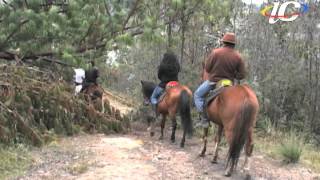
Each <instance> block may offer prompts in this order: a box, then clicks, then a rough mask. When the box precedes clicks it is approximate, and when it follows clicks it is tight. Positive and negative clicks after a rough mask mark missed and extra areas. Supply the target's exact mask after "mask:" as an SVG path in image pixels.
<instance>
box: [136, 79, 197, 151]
mask: <svg viewBox="0 0 320 180" xmlns="http://www.w3.org/2000/svg"><path fill="white" fill-rule="evenodd" d="M141 85H142V93H143V96H144V101H145V102H146V101H148V102H150V98H151V95H152V92H153V90H154V89H155V87H156V85H155V84H154V83H152V82H148V81H141ZM160 99H161V100H160V101H159V103H158V105H157V110H156V111H157V113H156V114H157V115H156V116H157V117H158V115H159V114H161V115H162V121H161V136H160V138H159V139H163V131H164V127H165V121H166V117H167V116H169V118H170V119H171V121H172V133H171V141H172V142H175V131H176V128H177V122H176V114H177V113H180V116H181V124H182V127H183V137H182V139H181V143H180V146H181V147H183V146H184V143H185V136H186V134H190V135H192V119H191V100H192V92H191V90H190V89H189V88H187V87H186V86H183V85H181V84H179V83H178V82H176V81H174V82H170V83H168V86H167V87H166V90H165V94H164V95H163V97H162V98H160ZM153 134H154V132H153V123H151V132H150V135H153Z"/></svg>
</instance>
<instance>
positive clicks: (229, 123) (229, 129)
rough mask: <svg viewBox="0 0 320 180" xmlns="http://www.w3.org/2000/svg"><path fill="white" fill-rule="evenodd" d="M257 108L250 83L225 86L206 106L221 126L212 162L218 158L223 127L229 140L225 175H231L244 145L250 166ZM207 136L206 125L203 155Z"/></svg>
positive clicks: (211, 116)
mask: <svg viewBox="0 0 320 180" xmlns="http://www.w3.org/2000/svg"><path fill="white" fill-rule="evenodd" d="M258 109H259V104H258V100H257V97H256V95H255V93H254V92H253V90H252V89H251V88H250V87H249V86H248V85H236V86H231V87H225V88H224V90H223V91H222V92H221V94H220V95H218V96H217V97H216V99H215V100H213V102H212V103H211V104H209V105H208V107H207V113H208V117H209V120H210V121H212V122H214V123H215V124H217V125H218V127H219V130H218V133H217V135H216V137H215V154H214V158H213V162H216V161H217V156H218V145H219V142H220V139H221V135H222V130H224V135H225V137H226V140H227V142H228V144H229V150H228V155H227V165H226V172H225V175H226V176H231V174H232V172H233V170H234V168H235V167H236V166H237V163H238V160H239V156H240V153H241V150H242V148H243V147H244V146H245V151H246V158H245V165H244V166H245V169H246V170H247V171H248V170H249V157H250V156H251V154H252V150H253V128H254V126H255V123H256V116H257V113H258ZM206 136H207V129H205V141H204V148H203V150H202V153H201V155H204V153H205V151H206V143H207V140H206Z"/></svg>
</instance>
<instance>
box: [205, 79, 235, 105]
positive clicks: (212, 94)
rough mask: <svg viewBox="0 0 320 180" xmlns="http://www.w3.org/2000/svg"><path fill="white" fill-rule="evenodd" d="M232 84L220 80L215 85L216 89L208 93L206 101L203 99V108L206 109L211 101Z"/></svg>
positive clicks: (228, 81) (225, 80)
mask: <svg viewBox="0 0 320 180" xmlns="http://www.w3.org/2000/svg"><path fill="white" fill-rule="evenodd" d="M232 85H233V82H232V81H231V80H229V79H222V80H220V81H218V82H217V83H216V87H215V88H214V89H213V90H211V91H209V93H208V95H207V97H206V99H205V104H204V105H205V106H204V107H208V106H209V105H210V103H211V102H213V100H214V99H215V98H216V97H217V96H219V95H220V94H221V92H222V91H223V90H224V89H225V88H226V87H228V86H232Z"/></svg>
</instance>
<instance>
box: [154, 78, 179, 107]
mask: <svg viewBox="0 0 320 180" xmlns="http://www.w3.org/2000/svg"><path fill="white" fill-rule="evenodd" d="M179 85H180V83H179V82H178V81H170V82H168V83H167V84H166V88H165V90H164V92H163V93H162V94H161V96H160V97H159V100H158V103H159V102H161V101H162V100H163V99H164V97H166V94H167V91H168V90H169V89H171V88H174V87H177V86H179Z"/></svg>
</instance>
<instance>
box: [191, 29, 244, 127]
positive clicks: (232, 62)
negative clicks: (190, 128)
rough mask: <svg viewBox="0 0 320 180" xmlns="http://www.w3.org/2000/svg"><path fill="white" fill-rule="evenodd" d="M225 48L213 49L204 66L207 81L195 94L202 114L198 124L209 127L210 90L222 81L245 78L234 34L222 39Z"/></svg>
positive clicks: (227, 34) (195, 100)
mask: <svg viewBox="0 0 320 180" xmlns="http://www.w3.org/2000/svg"><path fill="white" fill-rule="evenodd" d="M222 44H223V47H221V48H217V49H213V50H212V51H211V54H210V55H209V57H208V59H207V60H206V62H205V65H204V71H205V73H207V79H205V81H204V82H203V83H202V84H201V85H200V86H199V87H198V89H197V90H196V91H195V93H194V102H195V105H196V108H197V110H198V112H199V113H200V121H199V123H198V124H197V125H198V126H199V125H201V126H202V127H208V126H209V121H208V117H207V112H206V111H205V107H204V105H205V103H204V102H205V96H206V95H207V94H208V93H209V91H210V90H212V89H215V86H216V83H217V82H219V81H220V80H222V79H229V80H231V81H232V82H234V80H242V79H244V77H245V64H244V61H243V60H242V58H241V55H240V54H239V52H238V51H236V50H235V49H234V48H235V45H236V38H235V34H234V33H226V34H225V35H224V36H223V38H222Z"/></svg>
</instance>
